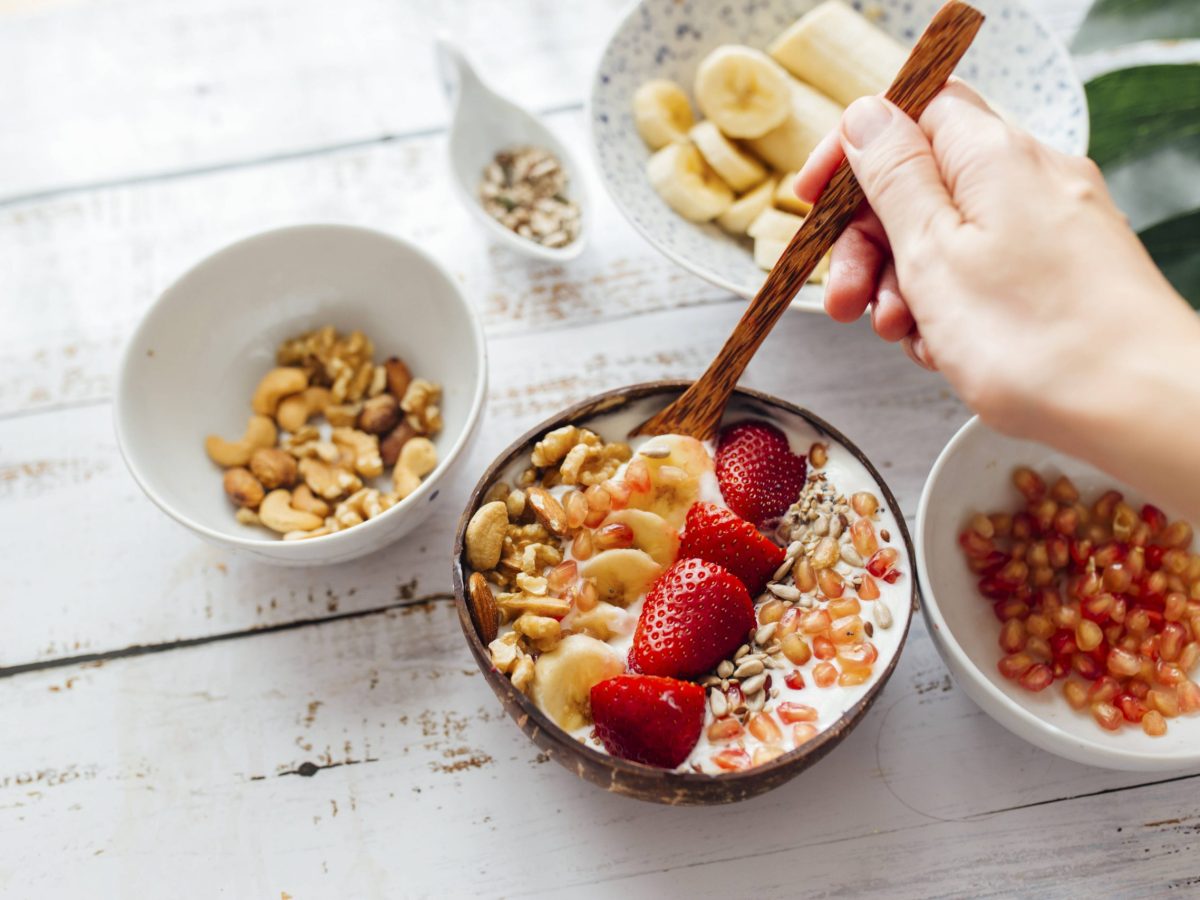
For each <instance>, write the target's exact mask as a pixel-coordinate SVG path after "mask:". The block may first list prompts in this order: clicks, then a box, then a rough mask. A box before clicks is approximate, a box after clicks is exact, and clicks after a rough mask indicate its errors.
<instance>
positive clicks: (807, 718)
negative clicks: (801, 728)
mask: <svg viewBox="0 0 1200 900" xmlns="http://www.w3.org/2000/svg"><path fill="white" fill-rule="evenodd" d="M775 711H776V712H777V713H779V719H780V721H782V722H783V723H784V724H785V725H792V724H794V723H796V722H815V721H817V711H816V710H815V709H813V708H812V707H811V706H805V705H804V704H803V703H790V702H786V701H785V702H783V703H780V704H779V706H777V707H776V708H775Z"/></svg>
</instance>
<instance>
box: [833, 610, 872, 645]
mask: <svg viewBox="0 0 1200 900" xmlns="http://www.w3.org/2000/svg"><path fill="white" fill-rule="evenodd" d="M829 630H830V632H831V637H832V638H833V642H834V643H835V644H853V643H854V642H855V641H861V640H862V639H863V638H864V637H865V636H866V631H865V630H864V626H863V620H862V619H860V618H859V617H858V616H843V617H842V618H840V619H836V620H834V622H833V623H832V624H830V626H829Z"/></svg>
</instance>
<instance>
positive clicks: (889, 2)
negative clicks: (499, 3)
mask: <svg viewBox="0 0 1200 900" xmlns="http://www.w3.org/2000/svg"><path fill="white" fill-rule="evenodd" d="M819 2H820V0H741V2H735V3H731V2H728V0H642V2H640V3H638V4H637V5H636V6H635V7H634V8H633V9H632V10H631V11H630V12H629V14H628V15H627V16H626V17H625V19H624V20H623V21H622V22H621V24H620V25H618V26H617V29H616V31H615V32H614V33H613V35H612V37H611V38H610V39H609V42H608V45H607V46H606V47H605V50H604V53H603V55H602V56H601V58H600V64H599V66H598V67H597V69H596V74H595V77H594V79H593V82H592V93H591V105H590V110H589V118H590V122H591V133H592V149H593V152H594V153H595V156H596V164H597V166H598V167H599V169H600V176H601V178H602V180H603V181H604V183H605V185H606V186H607V187H608V190H609V193H610V194H611V195H612V197H613V199H614V200H615V201H616V204H617V206H618V208H620V210H621V212H622V213H624V215H625V216H626V217H627V218H628V219H629V221H630V222H632V223H633V225H634V227H635V228H637V230H638V231H639V232H641V234H642V236H643V237H645V238H646V239H647V240H648V241H649V242H650V243H651V244H653V245H654V246H655V247H656V248H657V249H658V250H660V251H661V252H662V253H664V254H665V255H666V256H667V257H668V258H670V259H672V260H674V261H675V262H677V263H679V264H680V265H681V266H683V267H684V268H686V269H689V270H690V271H692V272H695V273H696V274H697V275H699V276H700V277H702V278H705V279H707V280H708V281H711V282H712V283H713V284H715V285H718V286H720V287H722V288H725V289H726V290H729V291H731V292H733V293H735V294H739V295H741V296H743V297H746V298H750V297H753V296H754V294H755V293H756V292H757V291H758V289H759V287H761V286H762V282H763V278H764V277H765V276H764V273H763V271H762V270H761V269H759V268H758V266H756V265H755V264H754V259H753V257H752V255H751V247H750V242H749V241H748V240H744V239H742V240H739V239H737V238H734V237H731V236H729V235H727V234H726V233H725V232H723V231H721V229H720V228H718V227H717V226H716V225H695V224H692V223H691V222H688V221H686V220H684V219H682V218H680V217H679V216H678V215H676V214H675V213H674V212H673V211H672V210H671V209H670V208H669V207H668V206H667V205H666V204H665V203H664V202H663V201H662V200H661V199H659V197H658V195H657V194H656V193H655V192H654V190H653V188H651V187H650V183H649V182H648V181H647V179H646V174H645V165H646V160H647V159H648V158H649V156H650V152H649V150H648V149H647V148H646V146H645V144H643V143H642V139H641V138H640V137H639V136H638V133H637V129H636V127H635V126H634V124H633V112H632V98H633V92H634V91H635V90H636V89H637V87H638V85H640V84H641V83H642V82H644V81H647V80H648V79H651V78H670V79H672V80H674V81H677V82H678V83H679V84H680V85H682V86H683V88H684V89H685V90H686V91H687V92H688V94H689V95H691V85H692V81H693V78H694V76H695V72H696V67H697V65H699V63H700V60H701V59H703V58H704V55H705V54H706V53H708V51H709V50H711V49H713V48H714V47H717V46H719V45H721V44H748V45H750V46H752V47H759V48H765V47H766V46H767V45H768V44H769V43H770V42H771V41H772V40H773V39H774V38H775V36H776V35H778V34H779V33H780V32H781V31H783V29H785V28H787V27H788V26H789V25H791V24H792V23H793V22H794V21H795V20H796V19H798V18H799V17H800V16H802V15H803V14H804V13H806V12H808V11H809V10H810V9H812V8H814V7H815V6H817V4H818V3H819ZM850 5H851V6H853V7H854V8H855V9H857V10H858V11H859V12H863V11H864V8H866V11H867V13H868V14H869V15H871V17H872V18H873V19H874V21H875V22H876V23H877V24H878V25H879V26H880V27H881V28H882V29H883V30H885V31H887V32H888V33H889V34H891V35H892V36H893V37H895V38H896V39H897V40H899V41H900V42H901V43H902V44H904V45H906V46H911V45H912V43H913V42H914V41H915V40H916V36H917V35H918V34H919V33H920V32H921V30H922V29H923V28H924V27H925V25H926V23H928V21H929V20H930V19H931V18H932V17H933V14H934V12H936V11H937V9H938V8H939V7H940V6H941V5H942V0H869V2H866V3H864V2H862V0H853V2H851V3H850ZM973 5H975V6H977V7H978V8H979V9H980V10H981V11H982V12H983V13H984V14H985V15H986V16H987V21H986V22H984V25H983V29H982V31H980V33H979V36H978V37H977V38H976V39H975V43H974V45H973V46H972V47H971V49H970V51H969V52H968V53H967V55H966V57H965V58H964V59H963V61H962V63H961V64H960V65H959V67H958V70H957V73H956V74H958V75H959V76H960V77H962V78H964V79H965V80H967V81H969V82H970V83H971V84H972V85H973V86H974V87H976V88H977V89H979V90H980V91H982V92H983V93H984V95H986V96H987V97H988V99H989V100H990V101H991V102H992V103H993V104H995V105H996V106H997V107H998V108H1000V109H1002V110H1003V111H1004V113H1005V115H1006V116H1007V117H1008V118H1009V119H1010V120H1011V121H1013V122H1015V123H1017V124H1018V125H1020V126H1021V127H1023V128H1025V129H1027V130H1028V131H1030V132H1031V133H1033V134H1034V135H1036V136H1037V137H1038V138H1040V139H1041V140H1043V141H1045V142H1046V143H1048V144H1050V145H1051V146H1053V147H1057V148H1058V149H1060V150H1063V151H1066V152H1068V153H1079V154H1081V153H1084V152H1085V151H1086V149H1087V140H1088V116H1087V102H1086V100H1085V98H1084V93H1083V86H1082V85H1081V84H1080V83H1079V79H1078V77H1076V75H1075V70H1074V68H1073V67H1072V66H1071V60H1070V57H1069V55H1068V54H1067V51H1066V48H1065V47H1063V45H1062V44H1061V43H1060V42H1059V41H1058V39H1057V38H1055V37H1054V36H1053V35H1052V34H1051V33H1050V31H1049V30H1048V29H1047V28H1046V26H1045V25H1043V24H1042V23H1041V22H1040V21H1039V20H1038V19H1037V18H1035V17H1034V15H1033V14H1032V13H1031V12H1030V11H1029V10H1028V9H1026V8H1025V6H1024V5H1022V4H1021V3H1018V2H1016V0H973ZM823 296H824V290H823V289H822V288H820V287H819V286H816V285H808V286H807V287H805V288H804V290H802V291H801V292H800V295H799V296H798V297H797V298H796V302H795V305H796V306H798V307H801V308H804V309H811V310H817V309H820V308H821V303H822V299H823Z"/></svg>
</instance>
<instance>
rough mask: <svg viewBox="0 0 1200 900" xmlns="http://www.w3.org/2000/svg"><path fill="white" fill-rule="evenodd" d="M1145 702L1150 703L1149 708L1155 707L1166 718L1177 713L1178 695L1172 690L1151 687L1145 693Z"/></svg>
mask: <svg viewBox="0 0 1200 900" xmlns="http://www.w3.org/2000/svg"><path fill="white" fill-rule="evenodd" d="M1146 702H1147V703H1148V704H1150V708H1151V709H1157V710H1158V711H1159V712H1160V713H1162V714H1163V715H1164V716H1166V717H1167V718H1168V719H1174V718H1175V717H1176V716H1177V715H1179V695H1178V694H1177V693H1176V692H1175V691H1173V690H1167V689H1162V688H1151V690H1150V693H1148V694H1147V695H1146Z"/></svg>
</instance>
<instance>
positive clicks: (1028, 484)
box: [1012, 466, 1046, 503]
mask: <svg viewBox="0 0 1200 900" xmlns="http://www.w3.org/2000/svg"><path fill="white" fill-rule="evenodd" d="M1012 480H1013V485H1014V486H1015V487H1016V489H1017V490H1018V491H1020V492H1021V494H1022V495H1023V496H1024V497H1025V499H1026V500H1027V501H1029V502H1030V503H1033V502H1035V501H1037V500H1040V499H1041V498H1042V496H1043V495H1044V494H1045V493H1046V482H1044V481H1042V476H1040V475H1039V474H1038V473H1037V472H1035V471H1033V469H1030V468H1028V467H1026V466H1022V467H1020V468H1019V469H1016V470H1015V471H1014V472H1013V474H1012Z"/></svg>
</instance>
